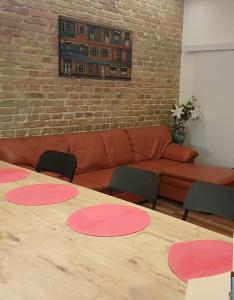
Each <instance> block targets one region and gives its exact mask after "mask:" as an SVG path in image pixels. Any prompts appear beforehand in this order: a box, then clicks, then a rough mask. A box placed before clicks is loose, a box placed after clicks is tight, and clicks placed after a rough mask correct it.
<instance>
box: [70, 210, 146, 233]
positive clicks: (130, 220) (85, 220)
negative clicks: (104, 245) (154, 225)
mask: <svg viewBox="0 0 234 300" xmlns="http://www.w3.org/2000/svg"><path fill="white" fill-rule="evenodd" d="M149 223H150V216H149V215H148V214H147V213H146V212H144V211H143V210H141V209H138V208H135V207H132V206H128V205H116V204H104V205H95V206H89V207H86V208H82V209H79V210H78V211H76V212H75V213H73V214H72V215H71V216H69V218H68V220H67V224H68V226H69V227H71V229H73V230H75V231H77V232H79V233H83V234H87V235H92V236H99V237H101V236H102V237H112V236H121V235H128V234H131V233H135V232H138V231H140V230H142V229H144V228H145V227H146V226H148V225H149Z"/></svg>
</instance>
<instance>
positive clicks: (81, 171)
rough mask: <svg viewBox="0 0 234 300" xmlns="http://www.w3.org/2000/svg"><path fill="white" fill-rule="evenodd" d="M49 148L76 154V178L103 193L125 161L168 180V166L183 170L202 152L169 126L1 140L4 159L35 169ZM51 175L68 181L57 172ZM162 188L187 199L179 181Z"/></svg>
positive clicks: (1, 151)
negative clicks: (181, 141)
mask: <svg viewBox="0 0 234 300" xmlns="http://www.w3.org/2000/svg"><path fill="white" fill-rule="evenodd" d="M46 150H57V151H62V152H69V153H72V154H74V155H75V156H76V158H77V162H78V164H77V169H76V172H75V176H74V180H73V182H74V183H75V184H78V185H81V186H85V187H88V188H91V189H94V190H97V191H101V192H106V191H107V188H108V184H109V181H110V179H111V176H112V174H113V172H114V170H115V169H116V168H117V167H118V166H120V165H130V166H133V167H137V168H142V169H146V170H151V171H154V172H156V173H158V174H159V175H160V176H161V178H164V179H165V180H168V178H166V176H164V175H165V174H164V170H165V169H167V168H175V169H177V168H179V166H180V165H181V164H186V165H187V164H188V165H192V164H193V161H194V159H195V157H196V156H197V155H198V153H197V152H196V151H195V150H193V149H191V148H188V147H184V146H180V145H177V144H173V143H172V137H171V131H170V129H169V128H168V127H165V126H151V127H143V128H128V129H120V128H115V129H111V130H106V131H93V132H77V133H70V134H61V135H54V136H35V137H23V138H10V139H1V140H0V159H1V160H4V161H6V162H9V163H12V164H16V165H18V166H22V167H25V168H28V169H31V170H33V169H34V168H35V166H36V163H37V161H38V159H39V157H40V155H41V154H42V153H43V152H44V151H46ZM46 174H47V175H49V176H55V177H59V178H60V179H64V178H62V177H61V176H58V175H57V174H53V173H46ZM169 178H171V177H170V176H169ZM175 179H176V178H174V177H173V180H175ZM185 181H186V180H185ZM168 189H169V190H170V191H169V190H168ZM165 190H166V192H165ZM160 191H161V195H166V196H168V195H170V196H171V199H175V200H178V199H180V200H181V199H182V198H181V195H182V194H183V197H184V186H183V187H182V189H180V188H178V186H177V185H175V186H173V185H171V186H169V188H168V186H167V185H166V183H165V182H163V188H161V187H160ZM181 191H182V192H181ZM130 198H131V197H130ZM132 201H135V200H132Z"/></svg>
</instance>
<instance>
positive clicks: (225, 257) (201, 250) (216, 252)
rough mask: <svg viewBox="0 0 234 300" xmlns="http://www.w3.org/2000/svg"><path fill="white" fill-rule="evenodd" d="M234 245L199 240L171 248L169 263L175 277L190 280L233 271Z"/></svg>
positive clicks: (177, 244)
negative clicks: (233, 253)
mask: <svg viewBox="0 0 234 300" xmlns="http://www.w3.org/2000/svg"><path fill="white" fill-rule="evenodd" d="M232 252H233V245H232V243H229V242H223V241H213V240H198V241H191V242H182V243H176V244H174V245H172V246H171V248H170V250H169V254H168V263H169V266H170V267H171V269H172V271H173V272H174V273H175V275H176V276H177V277H178V278H180V279H181V280H183V281H185V282H187V281H188V280H189V279H194V278H201V277H207V276H213V275H218V274H221V273H225V272H228V271H230V270H232Z"/></svg>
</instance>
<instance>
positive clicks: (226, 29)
mask: <svg viewBox="0 0 234 300" xmlns="http://www.w3.org/2000/svg"><path fill="white" fill-rule="evenodd" d="M188 46H189V47H188ZM183 48H184V49H189V50H192V51H191V52H185V51H183V54H182V66H181V86H180V101H181V102H183V101H185V100H187V98H188V97H189V96H191V95H194V96H196V97H197V98H198V99H199V100H200V101H201V104H202V107H203V118H202V120H199V121H198V122H196V123H192V124H191V126H189V128H188V132H189V135H188V136H189V138H188V139H187V143H188V144H190V145H191V146H193V147H195V148H197V149H198V151H199V153H200V155H199V159H198V160H197V161H200V162H202V163H208V164H212V165H219V166H226V167H234V0H185V11H184V36H183ZM209 49H210V50H212V51H209ZM214 49H219V50H218V51H213V50H214ZM220 49H223V50H220ZM225 49H228V50H225ZM193 50H194V51H193ZM197 50H199V51H197Z"/></svg>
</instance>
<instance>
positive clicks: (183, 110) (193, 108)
mask: <svg viewBox="0 0 234 300" xmlns="http://www.w3.org/2000/svg"><path fill="white" fill-rule="evenodd" d="M201 114H202V110H201V105H200V102H199V101H198V100H197V99H196V98H195V97H194V96H192V97H191V98H190V99H189V100H188V101H187V102H186V103H183V104H179V105H174V106H173V108H172V109H171V110H170V115H171V116H172V117H174V125H173V128H175V129H181V130H184V129H185V124H186V122H187V121H188V120H198V119H200V118H201Z"/></svg>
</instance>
